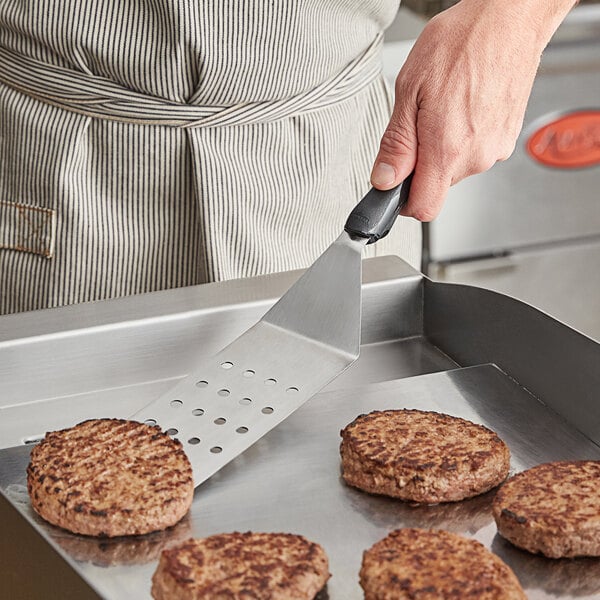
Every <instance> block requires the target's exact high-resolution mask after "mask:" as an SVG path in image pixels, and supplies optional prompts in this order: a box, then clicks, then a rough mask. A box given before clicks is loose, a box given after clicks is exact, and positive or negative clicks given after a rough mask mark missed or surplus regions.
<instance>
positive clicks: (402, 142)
mask: <svg viewBox="0 0 600 600" xmlns="http://www.w3.org/2000/svg"><path fill="white" fill-rule="evenodd" d="M417 110H418V109H417V103H416V102H411V101H410V100H408V99H407V98H406V97H404V98H403V97H402V95H401V94H397V95H396V102H395V105H394V111H393V113H392V116H391V118H390V122H389V124H388V126H387V129H386V130H385V132H384V134H383V136H382V138H381V142H380V144H379V153H378V154H377V158H376V159H375V163H374V165H373V170H372V171H371V184H372V185H373V187H376V188H377V189H380V190H389V189H391V188H393V187H394V186H396V185H398V184H399V183H401V182H402V181H404V180H405V179H406V178H407V177H408V176H409V175H410V173H411V172H412V170H413V169H414V167H415V164H416V162H417V145H418V142H417Z"/></svg>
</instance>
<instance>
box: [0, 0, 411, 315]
mask: <svg viewBox="0 0 600 600" xmlns="http://www.w3.org/2000/svg"><path fill="white" fill-rule="evenodd" d="M59 7H60V8H59ZM397 8H398V6H397V0H327V1H325V2H324V1H323V0H307V1H304V2H289V1H287V0H276V1H275V2H264V0H247V1H245V2H235V1H234V0H215V1H211V2H206V1H204V2H191V1H183V2H182V1H175V0H103V1H102V2H93V1H92V0H69V1H63V2H61V3H56V2H55V1H54V0H38V1H37V2H31V1H29V0H0V313H10V312H17V311H23V310H32V309H38V308H43V307H51V306H61V305H65V304H71V303H76V302H83V301H90V300H98V299H105V298H112V297H117V296H122V295H129V294H137V293H142V292H147V291H152V290H159V289H165V288H171V287H179V286H185V285H192V284H197V283H202V282H206V281H216V280H223V279H230V278H236V277H246V276H252V275H259V274H264V273H270V272H276V271H281V270H287V269H293V268H301V267H306V266H308V265H309V264H311V263H312V262H313V261H314V259H315V258H316V257H317V256H318V255H319V254H320V253H321V252H322V251H323V250H324V249H325V248H326V247H327V245H328V244H329V243H331V241H332V240H333V239H334V238H335V237H336V236H337V234H338V233H339V231H340V230H341V227H342V226H343V223H344V221H345V218H346V216H347V213H348V212H349V211H350V210H351V208H352V206H353V205H354V204H355V202H356V201H357V200H359V199H360V197H361V196H362V195H363V194H364V192H365V191H366V190H367V189H368V187H369V185H368V176H369V169H370V165H371V162H372V160H373V158H374V156H375V153H376V150H377V145H378V141H379V137H380V135H381V133H382V131H383V128H384V127H385V124H386V122H387V118H388V115H389V111H390V108H391V107H390V101H389V94H388V90H387V89H386V86H385V83H384V81H383V79H382V77H381V75H380V67H379V51H380V46H381V32H382V30H383V29H384V28H385V26H387V25H388V24H389V22H390V21H391V20H392V19H393V17H394V15H395V12H396V10H397ZM419 235H420V233H419V229H418V224H416V223H413V222H412V221H411V220H408V219H406V220H404V219H403V220H402V223H401V224H399V225H398V226H397V227H396V228H395V230H394V231H393V233H392V234H391V235H390V236H389V237H388V238H386V239H385V240H383V241H382V242H380V243H378V244H376V245H374V246H372V247H370V252H371V254H374V253H379V254H383V253H389V252H394V253H396V254H401V255H403V256H404V257H405V258H407V259H408V260H409V261H410V262H411V263H412V264H415V265H418V260H419V245H420V244H419V239H420V238H419Z"/></svg>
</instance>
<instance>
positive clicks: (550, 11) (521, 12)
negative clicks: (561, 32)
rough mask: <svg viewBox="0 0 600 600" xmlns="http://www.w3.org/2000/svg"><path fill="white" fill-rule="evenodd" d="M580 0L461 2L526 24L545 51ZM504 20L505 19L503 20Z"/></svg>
mask: <svg viewBox="0 0 600 600" xmlns="http://www.w3.org/2000/svg"><path fill="white" fill-rule="evenodd" d="M578 1H579V0H461V4H463V5H472V6H473V9H474V10H477V11H478V12H480V14H482V15H483V14H485V13H488V12H494V13H495V14H496V15H497V16H498V17H505V18H506V19H507V22H508V23H511V22H512V23H513V24H515V25H516V24H517V23H525V24H528V25H529V27H530V30H531V32H532V33H533V34H534V35H535V37H536V41H537V45H538V47H539V49H540V52H541V50H543V49H544V48H545V47H546V45H547V44H548V42H549V41H550V38H551V37H552V36H553V35H554V32H555V31H556V30H557V29H558V26H559V25H560V24H561V22H562V21H563V20H564V18H565V17H566V15H567V14H568V12H569V11H570V10H571V9H572V8H573V7H574V6H575V5H576V4H577V3H578ZM502 20H504V19H502Z"/></svg>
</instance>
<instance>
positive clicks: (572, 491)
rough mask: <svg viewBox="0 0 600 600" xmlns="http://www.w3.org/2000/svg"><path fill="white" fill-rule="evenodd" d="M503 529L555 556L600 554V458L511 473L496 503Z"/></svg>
mask: <svg viewBox="0 0 600 600" xmlns="http://www.w3.org/2000/svg"><path fill="white" fill-rule="evenodd" d="M492 506H493V512H494V518H495V519H496V525H497V526H498V532H499V533H500V535H501V536H502V537H504V538H506V539H507V540H509V541H511V542H512V543H513V544H515V546H519V548H523V549H524V550H528V551H529V552H533V553H538V552H539V553H541V554H544V555H545V556H548V557H550V558H561V557H574V556H600V461H593V460H578V461H565V462H551V463H546V464H542V465H538V466H537V467H533V468H532V469H529V470H527V471H523V472H522V473H519V474H517V475H515V476H514V477H511V478H510V479H509V480H508V481H507V482H506V483H505V484H504V485H503V486H502V487H501V488H500V489H499V490H498V493H497V494H496V497H495V498H494V503H493V505H492Z"/></svg>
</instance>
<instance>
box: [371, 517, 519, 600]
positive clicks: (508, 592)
mask: <svg viewBox="0 0 600 600" xmlns="http://www.w3.org/2000/svg"><path fill="white" fill-rule="evenodd" d="M360 585H361V586H362V588H363V590H364V592H365V600H450V599H452V598H456V599H462V598H473V599H477V600H525V599H526V596H525V593H524V592H523V589H522V588H521V585H520V584H519V581H518V579H517V577H516V576H515V574H514V573H513V572H512V570H511V569H510V568H509V567H508V565H506V564H505V563H504V562H502V560H500V558H498V557H497V556H496V555H495V554H492V553H491V552H489V551H488V550H487V549H486V548H484V546H482V545H481V544H480V543H479V542H477V541H475V540H471V539H466V538H463V537H461V536H459V535H456V534H454V533H449V532H447V531H432V530H425V529H397V530H396V531H392V533H390V534H389V535H388V536H387V537H386V538H384V539H383V540H381V541H379V542H377V543H376V544H375V545H374V546H372V547H371V548H369V550H367V551H365V553H364V554H363V561H362V566H361V569H360Z"/></svg>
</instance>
